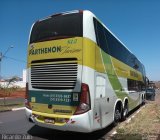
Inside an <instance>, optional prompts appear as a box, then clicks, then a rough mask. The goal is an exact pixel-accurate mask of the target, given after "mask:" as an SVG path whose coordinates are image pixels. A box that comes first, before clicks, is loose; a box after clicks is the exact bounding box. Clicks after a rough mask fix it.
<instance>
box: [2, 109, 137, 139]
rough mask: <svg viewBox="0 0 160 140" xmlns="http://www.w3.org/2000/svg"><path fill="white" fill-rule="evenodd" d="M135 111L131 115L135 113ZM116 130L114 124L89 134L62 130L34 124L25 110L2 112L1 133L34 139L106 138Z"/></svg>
mask: <svg viewBox="0 0 160 140" xmlns="http://www.w3.org/2000/svg"><path fill="white" fill-rule="evenodd" d="M134 113H135V112H134V111H133V113H131V114H130V116H129V117H131V116H132V115H134ZM114 130H115V128H114V127H113V126H109V127H107V128H105V129H103V130H99V131H96V132H93V133H89V134H84V133H76V132H62V131H56V130H52V129H48V128H42V127H39V126H36V125H34V123H31V122H29V121H28V120H27V119H26V117H25V111H24V110H18V111H9V112H1V113H0V134H28V135H31V136H32V139H33V140H46V139H50V140H64V139H67V140H68V139H77V138H78V139H82V140H83V139H84V140H105V139H107V138H108V136H109V135H110V134H112V133H113V131H114ZM1 138H2V137H1V136H0V139H1Z"/></svg>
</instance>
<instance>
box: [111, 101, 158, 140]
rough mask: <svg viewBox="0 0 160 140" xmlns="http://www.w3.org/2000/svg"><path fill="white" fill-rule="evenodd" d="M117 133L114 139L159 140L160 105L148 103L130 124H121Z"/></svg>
mask: <svg viewBox="0 0 160 140" xmlns="http://www.w3.org/2000/svg"><path fill="white" fill-rule="evenodd" d="M116 131H117V134H116V135H115V136H114V138H113V139H117V140H118V139H123V140H132V139H133V140H141V139H157V137H158V134H160V104H157V103H156V102H155V101H154V102H148V103H147V104H146V105H145V107H144V108H142V109H141V111H140V112H139V113H138V114H136V115H135V117H134V118H131V121H130V122H129V123H128V122H127V121H125V122H123V123H121V124H119V126H118V127H117V128H116ZM159 137H160V136H159Z"/></svg>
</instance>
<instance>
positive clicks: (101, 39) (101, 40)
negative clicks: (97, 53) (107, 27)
mask: <svg viewBox="0 0 160 140" xmlns="http://www.w3.org/2000/svg"><path fill="white" fill-rule="evenodd" d="M94 25H95V32H96V39H97V44H98V46H100V48H101V49H102V50H103V51H105V52H107V42H106V38H105V34H104V27H103V26H102V24H100V23H99V22H98V21H97V20H96V19H94Z"/></svg>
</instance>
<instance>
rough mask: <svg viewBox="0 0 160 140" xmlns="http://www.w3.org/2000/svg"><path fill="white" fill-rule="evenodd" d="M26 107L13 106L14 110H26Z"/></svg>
mask: <svg viewBox="0 0 160 140" xmlns="http://www.w3.org/2000/svg"><path fill="white" fill-rule="evenodd" d="M24 109H25V107H19V108H13V109H12V111H17V110H24Z"/></svg>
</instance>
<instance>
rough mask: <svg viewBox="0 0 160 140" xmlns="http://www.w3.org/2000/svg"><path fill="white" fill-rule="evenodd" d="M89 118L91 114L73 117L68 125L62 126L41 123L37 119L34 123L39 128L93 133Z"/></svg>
mask: <svg viewBox="0 0 160 140" xmlns="http://www.w3.org/2000/svg"><path fill="white" fill-rule="evenodd" d="M89 116H90V115H89V112H87V113H84V114H81V115H73V116H72V117H71V118H70V119H69V121H68V122H67V123H66V124H64V125H61V126H59V125H54V124H49V123H44V122H39V121H38V120H37V119H34V122H35V124H36V125H38V126H41V127H46V128H51V129H55V130H61V131H74V132H83V133H89V132H92V129H91V122H90V120H91V119H90V118H89Z"/></svg>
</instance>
